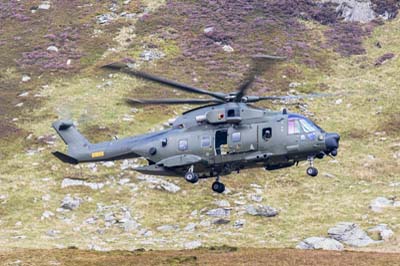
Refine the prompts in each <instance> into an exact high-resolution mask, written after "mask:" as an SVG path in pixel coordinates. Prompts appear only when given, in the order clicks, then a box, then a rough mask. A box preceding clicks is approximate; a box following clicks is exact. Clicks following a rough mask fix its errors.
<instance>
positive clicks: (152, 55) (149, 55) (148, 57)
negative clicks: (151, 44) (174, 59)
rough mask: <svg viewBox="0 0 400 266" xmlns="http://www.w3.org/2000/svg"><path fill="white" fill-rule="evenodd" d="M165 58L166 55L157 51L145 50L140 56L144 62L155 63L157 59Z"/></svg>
mask: <svg viewBox="0 0 400 266" xmlns="http://www.w3.org/2000/svg"><path fill="white" fill-rule="evenodd" d="M164 56H165V54H164V53H163V52H161V51H159V50H157V49H150V50H145V51H143V52H142V53H141V54H140V58H141V59H142V60H143V61H153V60H157V59H161V58H163V57H164Z"/></svg>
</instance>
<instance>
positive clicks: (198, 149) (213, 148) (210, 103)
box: [52, 55, 340, 193]
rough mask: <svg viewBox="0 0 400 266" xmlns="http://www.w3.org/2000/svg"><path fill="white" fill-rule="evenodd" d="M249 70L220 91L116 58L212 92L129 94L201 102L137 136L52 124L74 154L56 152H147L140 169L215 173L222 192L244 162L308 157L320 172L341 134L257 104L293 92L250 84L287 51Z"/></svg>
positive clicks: (280, 162) (92, 157)
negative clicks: (258, 90) (231, 88)
mask: <svg viewBox="0 0 400 266" xmlns="http://www.w3.org/2000/svg"><path fill="white" fill-rule="evenodd" d="M253 59H254V62H255V63H254V65H253V69H252V71H250V73H249V75H248V77H247V78H246V79H245V81H244V82H243V83H242V84H241V85H240V86H239V88H238V90H237V91H235V92H232V93H228V94H226V93H222V92H213V91H209V90H205V89H200V88H196V87H193V86H189V85H186V84H182V83H178V82H176V81H171V80H168V79H165V78H162V77H158V76H155V75H152V74H148V73H145V72H141V71H138V70H135V69H133V68H132V67H130V66H129V65H128V64H124V63H112V64H109V65H106V66H103V68H105V69H108V70H113V71H120V72H123V73H126V74H128V75H132V76H135V77H139V78H143V79H145V80H149V81H152V82H157V83H159V84H162V85H166V86H169V87H172V88H175V89H178V90H182V91H185V92H191V93H196V94H201V95H207V96H210V97H212V98H208V99H148V100H144V99H127V102H128V103H129V104H131V105H148V104H178V105H181V104H192V105H194V104H196V105H197V104H198V105H201V106H200V107H198V108H195V109H192V110H189V111H187V112H185V113H183V114H182V115H181V116H179V117H177V118H176V119H175V121H173V122H171V123H170V128H168V129H166V130H162V131H159V132H152V133H147V134H143V135H138V136H132V137H127V138H124V139H115V140H112V141H108V142H102V143H95V144H92V143H90V142H89V141H88V140H87V139H86V138H85V137H84V136H82V135H81V134H80V133H79V132H78V130H77V129H76V127H75V125H74V124H73V122H72V121H57V122H54V123H53V124H52V126H53V128H54V129H55V130H56V131H57V133H58V134H59V135H60V137H61V138H62V139H63V141H64V142H65V144H67V146H68V152H67V154H64V153H61V152H58V151H56V152H53V154H54V155H55V156H56V157H57V158H58V159H60V160H61V161H63V162H65V163H69V164H78V163H85V162H99V161H114V160H121V159H128V158H138V157H142V158H145V159H147V161H148V165H144V166H140V167H136V168H135V169H134V170H136V171H138V172H141V173H144V174H150V175H160V176H178V177H185V179H186V180H187V181H188V182H191V183H196V182H198V181H199V178H210V177H214V178H216V181H215V182H214V183H213V184H212V190H213V191H215V192H218V193H222V192H223V191H224V190H225V185H224V184H223V183H221V182H220V177H221V176H224V175H228V174H231V173H232V172H237V173H239V171H241V170H242V169H248V168H256V167H263V168H265V169H266V170H276V169H281V168H285V167H290V166H293V165H295V164H296V165H297V164H298V163H299V162H300V161H306V160H308V162H309V167H308V168H307V171H306V173H307V174H308V175H310V176H317V174H318V170H317V169H316V168H315V167H314V159H315V158H318V159H322V158H323V157H324V156H331V157H332V156H336V155H337V152H338V148H339V140H340V136H339V135H338V134H337V133H327V132H325V131H324V130H323V129H322V128H320V127H319V126H317V125H316V124H315V123H313V122H312V121H311V120H310V119H308V118H307V117H305V116H302V115H299V114H295V113H289V112H287V110H286V109H284V110H283V111H271V110H268V109H261V108H258V107H254V106H252V105H250V104H251V103H256V102H259V101H264V100H282V99H287V98H288V97H290V96H283V97H281V96H250V95H246V92H247V90H248V89H249V87H250V86H251V84H252V83H253V81H254V80H255V77H256V75H258V74H259V73H260V72H261V71H264V70H265V69H266V68H268V67H269V66H271V65H272V63H273V62H275V61H281V60H283V59H284V58H282V57H276V56H266V55H257V56H254V57H253Z"/></svg>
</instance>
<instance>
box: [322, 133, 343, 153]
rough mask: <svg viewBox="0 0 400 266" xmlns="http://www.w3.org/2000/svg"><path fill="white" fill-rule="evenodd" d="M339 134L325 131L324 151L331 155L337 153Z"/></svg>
mask: <svg viewBox="0 0 400 266" xmlns="http://www.w3.org/2000/svg"><path fill="white" fill-rule="evenodd" d="M339 140H340V136H339V134H337V133H327V134H326V135H325V147H326V152H327V153H328V154H331V155H333V156H336V155H337V149H338V148H339Z"/></svg>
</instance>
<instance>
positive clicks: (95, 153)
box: [92, 151, 104, 158]
mask: <svg viewBox="0 0 400 266" xmlns="http://www.w3.org/2000/svg"><path fill="white" fill-rule="evenodd" d="M103 156H104V151H98V152H93V153H92V158H98V157H103Z"/></svg>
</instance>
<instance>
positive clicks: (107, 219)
mask: <svg viewBox="0 0 400 266" xmlns="http://www.w3.org/2000/svg"><path fill="white" fill-rule="evenodd" d="M104 221H105V222H109V223H116V217H115V215H114V213H113V212H108V213H106V214H104Z"/></svg>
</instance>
